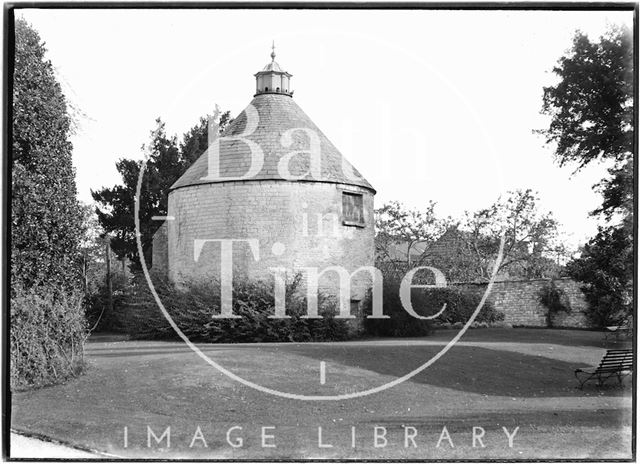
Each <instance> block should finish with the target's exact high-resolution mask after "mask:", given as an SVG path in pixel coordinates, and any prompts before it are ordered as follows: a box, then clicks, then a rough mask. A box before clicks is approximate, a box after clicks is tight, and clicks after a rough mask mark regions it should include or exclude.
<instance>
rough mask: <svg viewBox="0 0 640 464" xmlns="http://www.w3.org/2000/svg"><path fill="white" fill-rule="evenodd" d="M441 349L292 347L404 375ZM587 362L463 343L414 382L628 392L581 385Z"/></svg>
mask: <svg viewBox="0 0 640 464" xmlns="http://www.w3.org/2000/svg"><path fill="white" fill-rule="evenodd" d="M440 349H441V347H437V346H410V347H406V346H405V347H398V346H348V347H335V348H334V349H331V350H327V349H323V348H322V347H318V346H295V347H294V346H292V347H290V348H289V350H288V352H289V353H291V354H296V355H300V356H306V357H310V358H313V359H316V360H323V361H325V362H327V364H329V363H337V364H341V365H344V366H351V367H356V368H360V369H366V370H369V371H372V372H377V373H379V374H382V375H389V376H393V377H400V376H403V375H405V374H407V373H408V372H410V371H412V370H413V369H415V368H417V367H419V366H420V365H422V364H423V363H425V362H426V361H427V360H429V359H430V358H431V357H433V356H434V355H435V354H436V353H437V352H438V351H439V350H440ZM586 366H587V365H586V364H584V363H578V364H574V363H568V362H564V361H560V360H554V359H549V358H545V357H542V356H531V355H526V354H521V353H515V352H512V351H500V350H495V349H487V348H479V347H471V346H459V345H458V346H454V347H452V348H451V349H450V350H449V351H448V352H447V353H446V354H445V355H444V356H442V357H441V358H440V359H439V360H438V361H436V362H435V363H434V364H432V365H431V366H430V367H428V368H427V369H426V370H424V371H423V372H421V373H419V374H418V375H416V376H414V377H413V378H412V379H411V381H412V382H415V383H420V384H427V385H432V386H435V387H443V388H451V389H454V390H459V391H464V392H470V393H478V394H485V395H490V396H510V397H515V398H532V397H551V396H583V395H584V396H586V395H592V394H594V392H596V393H598V394H604V395H607V396H624V394H625V390H624V389H621V388H604V389H598V390H591V389H590V388H586V389H585V390H584V391H581V390H578V389H577V388H576V387H577V385H578V384H577V381H576V379H575V377H574V370H575V369H576V368H579V367H586ZM616 382H617V381H616ZM612 385H613V383H612Z"/></svg>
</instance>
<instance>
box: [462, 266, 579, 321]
mask: <svg viewBox="0 0 640 464" xmlns="http://www.w3.org/2000/svg"><path fill="white" fill-rule="evenodd" d="M554 282H555V285H556V287H557V288H558V289H560V290H562V291H563V292H564V294H565V295H566V296H567V297H568V300H569V305H570V307H571V310H570V311H569V312H568V313H565V312H560V313H556V314H555V315H554V317H553V319H552V326H553V327H572V328H588V327H590V325H589V322H588V319H587V316H586V314H585V311H586V309H587V302H586V300H585V299H584V295H583V293H582V290H580V286H581V285H582V284H580V283H579V282H576V281H574V280H572V279H567V278H563V279H554ZM549 283H550V280H549V279H535V280H504V281H498V282H494V283H493V288H492V290H491V293H490V294H489V296H488V298H487V301H490V302H491V303H493V305H494V307H495V309H496V310H498V311H500V312H502V313H503V314H504V317H505V319H504V320H505V322H508V323H509V324H511V325H514V326H530V327H546V325H547V321H546V314H547V311H548V309H547V308H546V307H545V306H544V305H543V304H542V303H540V291H541V290H542V289H543V288H544V287H545V286H546V285H548V284H549ZM449 285H451V286H455V287H458V288H463V289H465V290H467V291H471V292H474V293H478V294H479V295H480V296H482V294H484V292H485V291H486V289H487V284H486V283H471V282H457V283H455V282H454V283H450V284H449Z"/></svg>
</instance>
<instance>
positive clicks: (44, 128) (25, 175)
mask: <svg viewBox="0 0 640 464" xmlns="http://www.w3.org/2000/svg"><path fill="white" fill-rule="evenodd" d="M45 54H46V49H45V47H44V44H43V43H42V41H41V39H40V36H39V35H38V33H37V32H36V31H35V30H34V29H33V28H32V27H31V26H30V25H29V24H28V23H27V22H26V21H25V20H24V19H22V18H18V19H17V20H16V23H15V63H14V74H13V105H12V112H13V119H12V131H11V137H12V151H11V156H12V165H11V168H12V175H11V285H12V289H15V288H16V286H21V287H24V288H32V287H38V286H45V285H46V286H49V287H50V288H51V289H54V288H55V289H56V291H60V292H61V293H68V292H70V291H72V290H73V289H76V288H79V285H80V282H81V280H80V276H81V273H80V254H79V246H80V241H81V237H82V233H83V231H82V215H81V212H80V205H79V203H78V201H77V198H76V183H75V171H74V169H73V164H72V159H71V150H72V146H71V142H70V141H69V131H70V127H71V119H70V117H69V115H68V113H67V104H66V100H65V97H64V95H63V93H62V90H61V88H60V84H59V83H58V81H57V80H56V76H55V73H54V69H53V66H52V64H51V62H50V61H49V60H47V59H46V57H45Z"/></svg>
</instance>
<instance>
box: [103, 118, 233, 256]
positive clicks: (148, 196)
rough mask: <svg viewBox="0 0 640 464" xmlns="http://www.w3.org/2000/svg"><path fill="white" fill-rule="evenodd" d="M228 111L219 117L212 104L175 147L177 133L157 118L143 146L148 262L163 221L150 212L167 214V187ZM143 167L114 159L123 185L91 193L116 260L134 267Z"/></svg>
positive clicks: (144, 234)
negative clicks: (171, 133)
mask: <svg viewBox="0 0 640 464" xmlns="http://www.w3.org/2000/svg"><path fill="white" fill-rule="evenodd" d="M229 114H230V113H229V112H228V111H227V112H225V113H224V114H222V115H221V116H219V117H218V115H219V111H218V109H217V108H216V113H215V115H214V117H209V116H207V117H203V118H200V121H199V122H198V124H196V125H195V126H194V127H192V128H191V129H190V130H189V131H188V132H187V133H186V134H184V136H183V141H182V143H181V144H180V146H179V147H178V140H177V137H176V136H171V137H169V136H167V134H166V130H165V125H164V123H163V122H162V120H161V119H157V120H156V127H155V129H154V130H153V131H151V137H150V142H149V144H148V146H146V147H145V146H143V147H142V149H143V151H145V153H146V157H147V164H146V166H145V171H144V176H143V181H142V186H141V194H140V215H139V218H140V233H141V242H142V248H143V250H144V251H145V260H146V262H147V263H151V253H150V251H151V244H152V241H153V234H154V233H155V232H156V231H157V229H158V227H160V225H161V224H162V223H161V221H158V220H154V219H153V216H166V215H167V212H168V195H169V189H170V187H171V186H172V185H173V184H174V183H175V182H176V181H177V180H178V179H179V178H180V176H182V174H184V172H185V171H186V170H187V169H188V168H189V166H191V164H192V163H193V162H194V161H195V160H196V159H197V158H198V157H199V156H200V155H201V154H202V153H203V152H204V151H205V150H206V148H207V146H208V143H209V142H208V139H209V131H210V130H212V129H215V130H217V131H218V132H219V133H222V131H223V130H224V129H225V127H226V126H227V125H228V124H229V122H230V119H229ZM141 167H142V161H139V160H132V159H125V158H122V159H120V160H119V161H118V162H117V163H116V168H117V170H118V172H119V173H120V175H121V177H122V184H121V185H115V186H113V187H111V188H102V189H100V190H98V191H92V192H91V194H92V196H93V199H94V200H95V201H96V202H97V203H98V208H97V214H98V220H99V222H100V225H101V226H102V227H103V228H104V230H105V232H106V233H108V234H110V235H111V236H112V239H111V247H112V249H113V251H114V252H115V253H116V255H117V256H118V257H119V258H120V259H123V258H128V259H129V260H131V263H132V266H133V267H134V268H139V267H140V257H139V256H138V246H137V243H136V235H135V234H136V228H135V220H134V214H135V209H134V204H135V203H134V202H135V197H136V189H137V185H138V177H139V174H140V169H141Z"/></svg>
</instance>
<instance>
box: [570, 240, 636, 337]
mask: <svg viewBox="0 0 640 464" xmlns="http://www.w3.org/2000/svg"><path fill="white" fill-rule="evenodd" d="M632 257H633V236H632V235H629V234H628V233H627V232H626V231H625V230H624V228H622V227H602V228H600V230H599V231H598V234H597V235H596V236H595V237H594V238H593V239H591V240H590V241H589V243H587V244H586V245H585V246H584V249H583V250H582V254H581V256H580V258H579V259H575V260H573V261H571V262H570V263H569V264H568V265H567V267H568V270H569V273H570V275H571V276H572V277H574V278H575V279H576V280H578V281H581V282H586V283H587V284H588V285H586V286H585V287H583V289H582V291H583V292H584V294H585V298H586V300H587V303H588V304H589V307H590V309H591V310H590V312H589V313H588V316H589V319H590V320H591V322H592V323H593V324H594V325H595V326H597V327H606V326H608V325H612V324H615V323H617V322H619V321H620V320H622V319H624V318H625V317H626V316H627V315H628V314H630V313H631V311H632V309H633V305H632V302H633V266H632V261H631V258H632Z"/></svg>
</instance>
